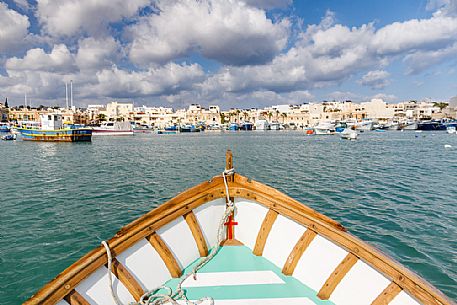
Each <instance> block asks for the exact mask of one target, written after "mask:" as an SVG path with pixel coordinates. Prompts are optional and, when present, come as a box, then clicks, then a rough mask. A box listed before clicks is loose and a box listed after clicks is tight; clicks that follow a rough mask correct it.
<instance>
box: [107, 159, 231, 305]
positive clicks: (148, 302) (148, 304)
mask: <svg viewBox="0 0 457 305" xmlns="http://www.w3.org/2000/svg"><path fill="white" fill-rule="evenodd" d="M234 173H235V169H233V168H231V169H227V170H225V171H224V172H223V173H222V177H223V178H224V185H225V195H226V197H227V208H226V209H225V212H224V215H223V216H222V219H221V221H220V222H219V227H218V229H217V244H216V247H215V248H214V249H213V250H212V251H211V252H210V254H209V255H208V256H206V257H205V258H203V259H202V260H201V261H200V262H199V263H198V264H197V265H196V266H195V267H194V268H193V269H192V271H191V272H189V273H188V274H186V275H185V276H184V277H183V278H182V279H181V280H180V281H179V283H178V284H177V286H176V292H175V293H173V290H172V289H171V288H170V287H167V286H159V287H157V288H155V289H152V290H149V291H147V292H145V293H144V294H143V295H142V296H141V298H140V300H139V301H138V302H133V303H130V305H161V304H166V303H170V304H172V305H179V303H178V301H177V300H180V299H182V300H184V301H185V302H186V305H199V304H202V303H203V302H205V301H208V302H209V304H210V305H214V299H213V298H212V297H203V298H201V299H199V300H196V301H190V300H189V299H187V296H186V293H185V291H184V290H183V289H182V284H183V283H184V281H186V280H187V279H188V278H189V277H191V276H192V277H193V278H194V280H196V279H197V271H198V270H200V269H201V268H202V267H203V266H204V265H206V264H207V263H208V262H209V261H210V260H211V259H213V257H214V256H215V255H216V254H217V252H219V249H220V248H221V243H222V241H223V240H224V224H225V223H226V221H227V219H228V218H229V216H230V215H232V213H234V212H235V204H234V203H233V201H232V200H230V194H229V188H228V183H227V177H228V176H231V175H233V174H234ZM102 245H103V246H104V247H105V249H106V254H107V255H108V278H109V286H110V290H111V295H112V297H113V300H114V301H115V303H116V304H117V305H123V304H122V302H121V301H120V300H119V297H118V296H117V293H116V291H115V290H114V287H113V278H112V272H111V264H112V256H111V250H110V248H109V246H108V243H107V242H106V241H102ZM161 289H163V290H166V293H162V294H157V292H158V291H160V290H161Z"/></svg>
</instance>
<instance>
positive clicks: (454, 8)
mask: <svg viewBox="0 0 457 305" xmlns="http://www.w3.org/2000/svg"><path fill="white" fill-rule="evenodd" d="M427 9H428V10H430V11H435V13H434V16H457V0H429V1H428V3H427Z"/></svg>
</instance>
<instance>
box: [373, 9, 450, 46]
mask: <svg viewBox="0 0 457 305" xmlns="http://www.w3.org/2000/svg"><path fill="white" fill-rule="evenodd" d="M456 32H457V18H451V17H432V18H430V19H421V20H417V19H413V20H409V21H405V22H394V23H392V24H389V25H387V26H385V27H383V28H381V29H380V30H378V31H377V32H376V34H375V36H374V37H373V48H374V50H375V51H376V52H377V53H378V54H384V55H388V54H401V53H406V52H410V51H414V50H418V49H439V48H442V47H446V46H447V45H449V44H451V43H453V42H454V41H456V40H457V35H456Z"/></svg>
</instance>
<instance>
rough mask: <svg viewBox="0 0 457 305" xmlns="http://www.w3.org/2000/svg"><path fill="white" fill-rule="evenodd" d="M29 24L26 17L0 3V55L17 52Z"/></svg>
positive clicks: (23, 42) (25, 36)
mask: <svg viewBox="0 0 457 305" xmlns="http://www.w3.org/2000/svg"><path fill="white" fill-rule="evenodd" d="M29 26H30V22H29V19H28V17H27V16H24V15H21V14H19V13H18V12H16V11H14V10H10V9H8V6H7V5H6V4H5V3H0V54H2V53H3V54H4V53H10V52H13V51H16V50H18V49H19V48H20V47H22V46H23V45H24V44H25V41H24V40H25V39H26V38H27V35H28V28H29Z"/></svg>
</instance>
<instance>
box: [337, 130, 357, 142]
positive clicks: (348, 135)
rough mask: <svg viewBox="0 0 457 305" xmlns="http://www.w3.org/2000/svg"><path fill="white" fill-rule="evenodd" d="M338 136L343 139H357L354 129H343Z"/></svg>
mask: <svg viewBox="0 0 457 305" xmlns="http://www.w3.org/2000/svg"><path fill="white" fill-rule="evenodd" d="M340 137H341V138H342V139H345V140H357V137H358V134H357V131H354V130H344V131H342V132H341V133H340Z"/></svg>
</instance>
